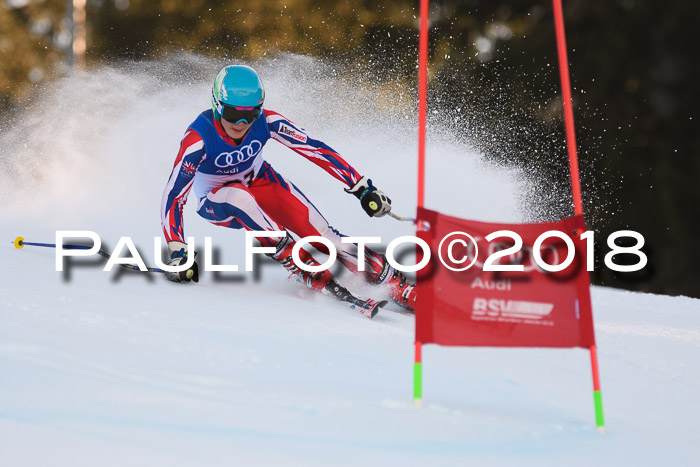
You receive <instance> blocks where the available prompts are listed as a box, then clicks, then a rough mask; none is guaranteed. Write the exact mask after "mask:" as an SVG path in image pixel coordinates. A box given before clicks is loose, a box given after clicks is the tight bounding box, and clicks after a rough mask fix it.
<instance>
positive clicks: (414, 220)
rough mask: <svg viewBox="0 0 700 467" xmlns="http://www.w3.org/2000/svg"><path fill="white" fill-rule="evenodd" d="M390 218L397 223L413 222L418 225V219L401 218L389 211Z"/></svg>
mask: <svg viewBox="0 0 700 467" xmlns="http://www.w3.org/2000/svg"><path fill="white" fill-rule="evenodd" d="M388 214H389V216H391V217H393V218H394V219H396V220H397V221H401V222H413V223H414V224H415V223H416V219H415V218H413V217H401V216H399V215H398V214H394V213H393V212H391V211H389V213H388Z"/></svg>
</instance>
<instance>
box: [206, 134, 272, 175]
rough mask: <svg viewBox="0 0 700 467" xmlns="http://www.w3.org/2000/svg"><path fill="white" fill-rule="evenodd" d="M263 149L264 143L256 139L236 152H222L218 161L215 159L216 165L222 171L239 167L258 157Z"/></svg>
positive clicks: (217, 157)
mask: <svg viewBox="0 0 700 467" xmlns="http://www.w3.org/2000/svg"><path fill="white" fill-rule="evenodd" d="M261 149H262V143H261V142H260V141H258V140H257V139H256V140H254V141H251V142H250V144H246V145H245V146H243V147H241V148H240V149H236V150H235V151H231V152H222V153H221V154H219V155H218V156H216V159H214V164H215V165H216V166H217V167H221V168H222V169H223V168H226V167H231V166H234V165H238V164H240V163H242V162H245V161H247V160H250V159H252V158H253V157H255V156H257V155H258V153H259V152H260V150H261Z"/></svg>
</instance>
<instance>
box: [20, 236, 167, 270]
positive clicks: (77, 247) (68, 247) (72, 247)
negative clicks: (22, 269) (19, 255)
mask: <svg viewBox="0 0 700 467" xmlns="http://www.w3.org/2000/svg"><path fill="white" fill-rule="evenodd" d="M12 243H14V245H15V248H17V249H21V248H24V247H25V245H29V246H43V247H46V248H56V244H55V243H36V242H25V241H24V239H23V238H22V237H17V238H15V241H14V242H12ZM63 248H65V249H66V250H89V249H90V247H89V246H85V245H63ZM97 254H98V255H100V256H102V257H103V258H107V259H109V258H110V256H111V255H110V254H109V253H105V252H104V251H102V250H99V251H98V252H97ZM119 266H123V267H125V268H127V269H133V270H135V271H140V269H139V267H138V266H135V265H133V264H119ZM147 271H148V272H165V271H163V270H162V269H159V268H147Z"/></svg>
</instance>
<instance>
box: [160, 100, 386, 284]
mask: <svg viewBox="0 0 700 467" xmlns="http://www.w3.org/2000/svg"><path fill="white" fill-rule="evenodd" d="M270 139H274V140H276V141H278V142H280V143H282V144H284V145H285V146H287V147H288V148H290V149H292V150H293V151H295V152H297V153H299V154H301V155H302V156H304V157H305V158H307V159H309V160H310V161H311V162H313V163H314V164H316V165H318V166H319V167H321V168H322V169H324V170H325V171H326V172H328V173H329V174H331V175H332V176H333V177H335V178H337V179H338V180H340V181H342V182H343V183H344V184H345V185H346V186H347V187H352V186H353V185H354V184H355V183H357V181H358V180H360V178H361V175H360V174H359V173H358V172H357V171H356V170H355V169H354V168H353V167H352V166H351V165H350V164H348V163H347V162H346V161H345V160H343V158H342V157H341V156H340V155H339V154H338V153H337V152H336V151H335V150H334V149H332V148H331V147H329V146H328V145H326V144H325V143H323V142H322V141H320V140H318V139H315V138H313V137H312V136H311V135H310V134H309V133H308V132H307V131H305V130H304V129H302V128H299V127H298V126H296V125H295V124H294V123H292V122H291V121H289V120H287V119H286V118H285V117H283V116H282V115H280V114H278V113H277V112H273V111H271V110H266V109H265V110H263V112H262V113H261V114H260V116H259V117H258V118H257V119H256V120H255V122H253V124H252V126H251V127H250V129H249V130H248V132H247V133H246V135H245V137H244V138H243V140H241V141H240V142H239V143H238V144H236V141H234V140H233V139H232V138H230V137H229V136H228V135H227V134H226V132H225V131H224V129H223V127H222V126H221V123H220V122H218V121H216V120H215V119H214V115H213V111H212V110H207V111H204V112H202V113H201V114H200V115H199V116H198V117H197V118H196V119H195V121H194V122H192V124H191V125H190V126H189V127H188V129H187V131H186V132H185V136H184V138H183V139H182V142H181V143H180V150H179V152H178V154H177V158H176V159H175V165H174V167H173V170H172V172H171V174H170V177H169V178H168V183H167V185H166V187H165V191H164V193H163V199H162V204H161V223H162V226H163V233H164V234H165V238H166V240H167V241H168V242H171V241H180V242H185V239H184V229H183V219H182V217H183V216H182V211H183V208H184V205H185V202H186V201H187V197H188V195H189V193H190V191H191V190H192V189H194V194H195V196H196V197H197V200H198V205H197V213H198V214H199V215H200V216H202V217H204V218H205V219H206V220H208V221H209V222H211V223H213V224H215V225H220V226H224V227H230V228H234V229H240V228H244V229H246V230H251V231H274V230H278V231H279V230H285V229H286V230H288V231H290V232H292V233H294V234H296V235H297V236H299V237H308V236H322V237H325V238H327V239H329V240H331V242H332V243H333V244H334V245H335V247H336V250H337V252H338V259H339V260H340V261H341V262H342V264H344V265H345V266H346V267H347V268H348V269H350V270H352V271H354V272H356V271H357V270H358V264H357V263H358V255H357V246H356V245H354V244H348V243H342V242H341V239H342V237H343V235H342V234H340V233H339V232H338V231H337V230H335V229H333V228H332V227H331V226H330V225H329V224H328V221H326V219H325V218H324V217H323V215H321V213H320V212H319V211H318V209H316V207H315V206H314V205H313V204H312V203H311V201H309V199H308V198H307V197H306V196H304V194H303V193H302V192H301V191H300V190H299V189H298V188H297V187H296V186H295V185H294V184H292V183H291V182H290V181H289V180H287V179H286V178H285V177H284V176H282V175H281V174H280V173H278V172H277V171H275V170H274V169H273V168H272V166H271V165H270V164H269V163H268V162H267V161H265V159H263V156H262V149H263V146H264V145H265V144H266V143H267V142H268V141H269V140H270ZM259 240H260V241H261V243H262V244H263V245H264V246H272V245H274V244H275V243H276V242H277V241H278V239H274V238H266V237H261V238H260V239H259ZM317 245H318V246H317ZM314 246H316V247H317V248H318V249H319V250H320V251H322V252H324V253H327V251H324V247H323V246H322V245H320V244H314ZM384 261H385V260H384V259H383V257H382V255H380V254H378V253H376V252H374V251H372V250H371V249H369V248H365V268H364V270H365V271H366V274H367V276H366V277H367V279H368V280H375V279H376V278H377V275H378V274H379V273H380V271H382V269H383V266H384Z"/></svg>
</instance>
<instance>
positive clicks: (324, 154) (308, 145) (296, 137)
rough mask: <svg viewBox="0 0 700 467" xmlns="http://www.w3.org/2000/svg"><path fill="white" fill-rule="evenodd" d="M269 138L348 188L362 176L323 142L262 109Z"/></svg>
mask: <svg viewBox="0 0 700 467" xmlns="http://www.w3.org/2000/svg"><path fill="white" fill-rule="evenodd" d="M263 112H264V113H265V118H266V120H267V126H268V128H269V129H270V137H271V138H273V139H275V140H277V141H279V142H280V143H282V144H284V145H285V146H287V147H288V148H289V149H291V150H293V151H295V152H297V153H299V154H301V155H302V156H304V157H305V158H307V159H308V160H310V161H311V162H313V163H314V164H316V165H318V166H319V167H321V168H322V169H323V170H325V171H326V172H328V173H329V174H331V175H332V176H333V177H335V178H337V179H338V180H340V181H341V182H343V183H345V185H347V187H348V188H351V187H353V186H355V185H356V184H357V182H358V181H360V179H361V178H362V176H361V175H360V174H359V173H357V171H356V170H355V169H354V168H353V167H352V166H351V165H350V164H348V163H347V162H346V161H345V160H344V159H343V158H342V157H340V154H338V152H337V151H336V150H334V149H333V148H331V147H330V146H328V145H327V144H325V143H324V142H323V141H321V140H318V139H316V138H314V137H313V136H311V135H310V134H309V133H308V132H307V131H306V130H304V129H303V128H300V127H298V126H296V125H295V124H294V123H292V122H291V121H289V120H287V119H286V118H285V117H283V116H282V115H280V114H278V113H277V112H273V111H271V110H267V109H264V110H263Z"/></svg>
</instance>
